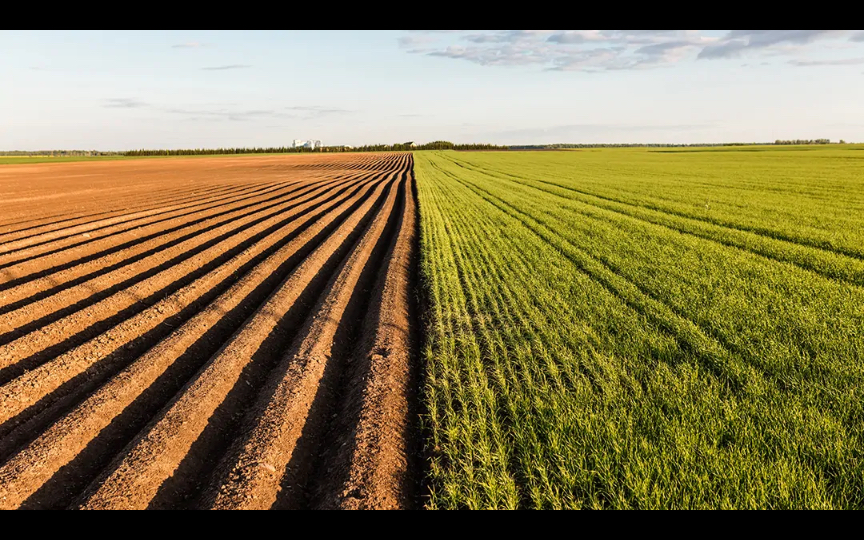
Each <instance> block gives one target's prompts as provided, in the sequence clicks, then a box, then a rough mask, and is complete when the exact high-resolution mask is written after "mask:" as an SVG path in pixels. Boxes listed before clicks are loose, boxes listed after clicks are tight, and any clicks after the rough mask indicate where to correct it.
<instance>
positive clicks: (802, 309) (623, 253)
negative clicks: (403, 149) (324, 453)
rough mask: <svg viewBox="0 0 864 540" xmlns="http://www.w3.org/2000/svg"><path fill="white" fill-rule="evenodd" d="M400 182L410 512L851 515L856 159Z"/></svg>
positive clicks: (750, 156) (484, 162)
mask: <svg viewBox="0 0 864 540" xmlns="http://www.w3.org/2000/svg"><path fill="white" fill-rule="evenodd" d="M415 174H416V178H417V185H418V205H419V206H418V208H419V214H420V219H421V234H420V238H421V243H420V255H421V283H422V286H423V287H424V289H425V290H426V291H427V292H426V294H427V295H428V300H427V302H428V312H427V313H426V315H425V316H426V318H427V320H426V328H427V331H428V334H427V337H426V340H425V344H424V345H423V349H422V352H421V358H422V360H421V364H422V365H423V366H424V367H423V370H424V383H423V384H424V386H423V392H422V394H423V400H424V405H425V409H426V413H425V416H424V419H423V424H424V425H423V428H424V430H425V433H426V434H427V435H428V436H429V437H430V439H429V441H428V442H427V446H428V449H429V456H430V461H431V463H430V468H429V499H428V502H427V503H426V505H427V507H429V508H490V507H495V508H862V507H864V490H862V487H861V486H862V485H864V152H862V151H861V150H860V148H859V147H845V148H844V147H839V148H838V147H822V148H816V147H801V148H789V147H785V148H778V149H776V150H771V149H769V148H765V147H763V148H759V149H753V148H743V149H740V151H736V149H730V148H718V149H687V150H684V151H682V150H680V149H660V148H655V149H583V150H569V151H562V152H418V153H415Z"/></svg>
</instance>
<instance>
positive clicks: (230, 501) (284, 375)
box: [207, 186, 398, 509]
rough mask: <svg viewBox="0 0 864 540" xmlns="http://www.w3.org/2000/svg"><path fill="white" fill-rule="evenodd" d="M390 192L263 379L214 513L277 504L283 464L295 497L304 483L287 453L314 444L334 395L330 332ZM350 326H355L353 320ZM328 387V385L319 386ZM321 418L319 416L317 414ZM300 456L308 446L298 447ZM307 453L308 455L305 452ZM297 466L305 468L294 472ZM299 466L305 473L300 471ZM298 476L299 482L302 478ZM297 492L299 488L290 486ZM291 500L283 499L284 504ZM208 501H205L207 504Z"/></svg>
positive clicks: (380, 225)
mask: <svg viewBox="0 0 864 540" xmlns="http://www.w3.org/2000/svg"><path fill="white" fill-rule="evenodd" d="M397 191H398V188H397V186H392V187H391V188H390V190H389V193H388V195H387V199H386V201H385V203H384V205H383V206H382V208H381V209H380V210H379V211H378V214H377V215H376V217H375V219H374V221H373V222H372V224H371V225H370V226H369V228H368V229H367V230H366V231H365V233H364V235H363V237H362V238H361V239H360V241H359V242H358V243H357V245H356V246H355V247H354V249H353V250H352V253H351V255H350V256H349V257H348V258H347V259H346V260H345V261H344V262H343V263H342V265H341V267H340V269H339V271H338V272H337V273H336V275H334V277H333V278H332V279H331V281H330V283H328V285H327V289H326V291H325V293H324V295H323V296H322V298H321V299H320V300H319V301H318V302H317V304H316V306H315V307H314V308H313V309H312V316H311V317H310V318H309V319H307V321H306V323H305V324H304V326H303V329H302V330H301V332H300V334H299V335H298V338H296V342H295V345H294V346H293V347H292V348H291V349H290V350H289V352H288V353H287V354H286V355H285V357H284V358H283V359H282V361H281V362H280V364H279V366H278V367H277V368H276V369H275V370H274V373H273V374H272V375H271V379H270V382H269V383H268V384H267V386H266V387H265V388H264V390H263V391H262V392H261V393H260V394H259V399H258V401H257V403H256V406H255V408H254V409H253V411H254V412H253V413H252V419H253V420H252V422H251V426H249V427H246V428H245V429H244V436H243V438H242V439H240V441H242V442H240V443H239V444H237V445H235V447H234V448H232V451H230V452H229V453H228V458H227V461H226V467H225V469H224V472H223V473H222V474H221V475H220V476H221V478H219V480H218V481H217V482H218V484H219V488H218V491H217V492H216V493H215V495H213V496H212V502H211V501H210V500H208V501H207V502H208V503H210V504H211V505H212V508H216V509H234V508H244V509H267V508H270V507H271V506H272V505H273V504H274V503H275V502H276V500H277V496H278V495H279V492H280V491H281V488H282V483H283V482H282V480H283V474H285V471H286V467H288V464H289V462H293V464H294V465H295V466H294V467H293V469H292V470H291V471H289V472H288V476H290V477H291V479H290V482H289V486H286V487H288V488H289V490H290V488H295V487H296V488H299V489H298V490H297V491H300V490H302V485H303V484H304V483H305V482H304V480H305V479H304V478H303V477H304V476H306V474H308V472H307V471H302V470H299V469H307V470H308V469H309V463H308V461H309V460H308V459H302V460H298V459H297V458H298V456H297V455H296V453H295V450H296V449H297V447H298V440H299V439H300V438H301V435H304V434H305V437H308V438H312V439H317V438H319V437H320V434H321V431H322V429H323V428H324V427H326V424H324V422H323V418H321V417H322V416H324V415H322V414H320V412H323V411H325V410H327V408H328V407H327V402H328V401H330V399H328V398H332V393H333V391H334V389H333V388H332V381H333V379H334V378H335V377H332V376H331V377H329V378H328V379H329V380H328V381H326V382H324V381H323V379H324V373H325V370H328V368H330V370H331V371H333V369H332V368H336V370H338V367H339V366H336V365H335V364H338V363H340V362H339V360H340V358H339V357H340V356H342V355H341V354H340V352H342V351H337V350H336V349H337V347H338V345H337V342H336V335H337V330H339V328H340V326H341V325H343V324H344V322H345V321H344V320H343V319H345V318H346V313H347V308H348V304H349V302H350V300H351V299H352V297H353V296H354V295H355V294H356V293H358V292H361V291H362V287H358V286H357V285H358V282H359V280H360V277H361V274H362V273H363V270H364V269H366V268H367V263H368V262H369V260H370V258H371V256H372V252H373V250H374V248H375V246H376V245H377V244H378V242H379V240H380V239H381V237H382V236H383V233H384V229H385V226H386V225H387V223H388V220H389V219H390V217H391V214H392V211H393V206H394V204H395V201H396V195H397ZM354 320H357V318H356V317H354ZM327 383H330V384H327ZM313 402H317V403H318V405H319V406H318V407H317V410H316V411H315V412H319V414H317V415H312V414H310V412H312V408H313ZM325 414H326V413H325ZM306 446H307V448H308V450H311V449H312V448H314V446H316V445H315V444H314V443H313V444H307V445H306ZM307 453H309V452H308V451H307ZM298 461H305V462H306V463H304V464H300V463H298ZM304 465H305V466H304ZM304 473H306V474H304ZM298 484H299V486H298ZM298 495H299V493H290V494H288V497H289V498H299V497H297V496H298ZM210 498H211V497H208V499H210Z"/></svg>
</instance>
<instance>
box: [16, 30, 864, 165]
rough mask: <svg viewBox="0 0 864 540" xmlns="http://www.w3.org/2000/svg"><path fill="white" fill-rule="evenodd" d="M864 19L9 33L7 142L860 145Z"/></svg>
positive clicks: (87, 145) (106, 145) (26, 146)
mask: <svg viewBox="0 0 864 540" xmlns="http://www.w3.org/2000/svg"><path fill="white" fill-rule="evenodd" d="M862 96H864V31H861V30H722V31H717V30H710V31H709V30H538V31H533V30H503V31H489V30H482V31H481V30H477V31H473V30H466V31H218V32H215V31H214V32H204V31H158V32H156V31H99V32H91V31H86V32H85V31H70V32H65V31H64V32H61V31H39V32H35V31H2V32H0V150H43V149H88V150H89V149H97V150H126V149H135V148H159V149H164V148H214V147H259V146H284V145H290V144H291V141H293V140H294V139H320V140H322V141H323V143H324V144H325V145H341V144H347V145H353V146H357V145H362V144H375V143H394V142H405V141H415V142H417V143H422V142H428V141H432V140H449V141H453V142H457V143H468V142H478V143H480V142H482V143H493V144H547V143H600V142H612V143H710V142H761V141H774V140H775V139H798V138H806V139H810V138H829V139H831V140H838V139H845V140H847V141H857V142H864V98H862Z"/></svg>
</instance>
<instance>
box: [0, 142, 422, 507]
mask: <svg viewBox="0 0 864 540" xmlns="http://www.w3.org/2000/svg"><path fill="white" fill-rule="evenodd" d="M412 159H413V158H412V156H411V155H410V154H377V155H373V154H363V155H350V154H345V155H339V156H303V155H300V156H253V157H237V158H224V157H223V158H190V159H154V160H134V161H117V162H104V163H69V164H49V165H26V166H23V165H22V166H16V165H10V166H5V167H3V168H2V169H0V508H3V509H13V508H91V509H95V508H220V509H228V508H334V507H343V508H403V507H410V506H412V505H413V500H414V491H415V490H414V488H413V486H414V485H415V480H416V479H415V478H414V477H413V474H412V472H413V470H414V466H413V464H412V463H413V461H414V459H415V458H414V457H413V456H415V455H416V454H417V448H416V447H415V446H416V436H415V435H413V430H414V429H415V426H414V425H413V424H414V422H413V420H411V419H412V418H415V417H416V416H417V412H416V411H415V410H414V409H413V407H414V405H413V404H414V403H415V402H416V399H415V397H414V396H413V395H412V394H411V393H412V392H413V391H414V388H416V387H417V383H416V381H415V380H414V378H415V377H416V375H417V374H416V369H414V366H413V359H414V358H415V356H416V355H415V354H414V353H412V351H413V350H415V349H416V342H417V338H416V336H415V335H414V332H415V330H416V323H414V322H413V320H414V318H415V317H416V307H415V305H414V304H415V299H414V295H413V282H414V279H415V278H414V276H415V273H416V271H415V268H414V264H415V263H414V261H415V259H416V257H415V251H416V249H417V248H416V246H415V243H416V236H417V224H416V217H415V214H416V209H415V202H414V200H415V196H414V191H415V187H414V179H413V173H412V165H413V161H412Z"/></svg>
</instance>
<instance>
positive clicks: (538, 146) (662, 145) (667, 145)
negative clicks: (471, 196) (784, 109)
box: [507, 139, 846, 150]
mask: <svg viewBox="0 0 864 540" xmlns="http://www.w3.org/2000/svg"><path fill="white" fill-rule="evenodd" d="M845 143H846V141H843V140H841V141H840V142H839V144H845ZM772 144H831V141H830V140H829V139H795V140H788V141H785V140H780V139H778V140H776V141H774V142H773V143H769V142H727V143H678V144H676V143H574V144H570V143H560V144H526V145H510V146H508V147H507V148H509V149H510V150H538V149H540V150H543V149H548V150H555V149H560V148H691V147H692V148H702V147H708V146H770V145H772Z"/></svg>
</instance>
